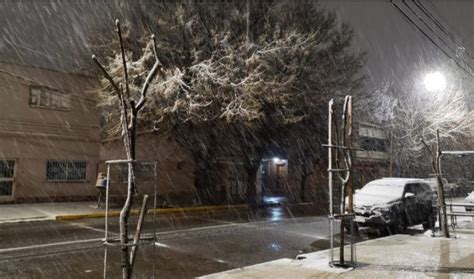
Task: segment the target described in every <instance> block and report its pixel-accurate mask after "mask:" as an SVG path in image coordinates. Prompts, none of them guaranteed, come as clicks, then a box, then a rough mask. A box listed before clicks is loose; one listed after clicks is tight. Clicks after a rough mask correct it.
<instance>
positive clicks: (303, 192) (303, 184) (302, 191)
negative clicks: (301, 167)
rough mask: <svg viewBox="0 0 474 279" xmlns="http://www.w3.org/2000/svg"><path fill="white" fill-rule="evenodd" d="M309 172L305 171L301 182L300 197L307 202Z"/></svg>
mask: <svg viewBox="0 0 474 279" xmlns="http://www.w3.org/2000/svg"><path fill="white" fill-rule="evenodd" d="M308 177H309V174H308V173H306V172H303V174H302V175H301V182H300V197H301V201H302V202H305V201H306V198H305V196H306V182H307V180H308Z"/></svg>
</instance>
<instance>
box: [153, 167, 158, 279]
mask: <svg viewBox="0 0 474 279" xmlns="http://www.w3.org/2000/svg"><path fill="white" fill-rule="evenodd" d="M157 164H158V163H157V162H155V165H154V167H155V169H154V176H155V177H154V182H155V185H154V191H155V194H154V198H153V278H155V270H156V267H155V260H156V205H157V195H158V189H157V188H158V178H157V176H158V170H157Z"/></svg>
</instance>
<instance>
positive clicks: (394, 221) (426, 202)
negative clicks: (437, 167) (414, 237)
mask: <svg viewBox="0 0 474 279" xmlns="http://www.w3.org/2000/svg"><path fill="white" fill-rule="evenodd" d="M433 203H434V196H433V192H432V190H431V188H430V186H429V185H428V184H427V183H425V181H424V180H423V179H416V178H383V179H377V180H374V181H371V182H369V183H368V184H367V185H365V186H364V187H363V188H362V189H361V190H360V191H358V192H356V194H355V195H354V213H355V214H356V215H355V224H356V228H357V227H373V228H377V229H384V230H386V231H388V232H389V233H401V232H404V231H405V230H406V228H407V227H408V226H414V225H418V224H423V228H424V229H430V228H433V227H434V225H435V220H436V219H435V218H436V217H435V216H436V214H435V211H434V208H433Z"/></svg>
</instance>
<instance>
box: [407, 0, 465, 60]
mask: <svg viewBox="0 0 474 279" xmlns="http://www.w3.org/2000/svg"><path fill="white" fill-rule="evenodd" d="M431 4H432V5H433V3H431ZM415 5H416V6H417V7H418V8H419V9H420V10H421V12H422V13H423V14H425V15H426V16H427V17H428V18H429V19H431V21H433V22H434V24H435V25H436V26H437V27H438V28H439V29H440V30H441V32H443V33H444V34H445V35H446V36H448V38H449V39H451V41H452V42H453V43H454V44H456V46H458V47H461V48H462V49H463V50H464V52H465V53H466V54H467V55H468V56H469V58H470V59H472V58H473V57H472V55H471V54H470V53H469V51H467V50H466V48H465V47H464V46H463V45H462V40H459V39H458V38H457V36H456V35H453V34H452V33H451V32H450V31H449V30H448V28H446V27H445V26H444V25H443V23H442V22H440V21H439V20H438V19H437V18H436V16H435V15H434V14H433V13H431V12H430V10H429V9H428V8H427V7H426V6H425V5H424V4H423V3H422V2H421V1H420V0H415ZM443 21H445V20H443ZM445 22H446V21H445Z"/></svg>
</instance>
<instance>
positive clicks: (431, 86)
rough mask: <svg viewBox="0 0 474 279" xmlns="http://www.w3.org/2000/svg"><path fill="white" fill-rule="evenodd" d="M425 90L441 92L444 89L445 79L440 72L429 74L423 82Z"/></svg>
mask: <svg viewBox="0 0 474 279" xmlns="http://www.w3.org/2000/svg"><path fill="white" fill-rule="evenodd" d="M423 83H424V84H425V87H426V90H428V91H430V92H435V91H441V90H443V89H444V88H446V78H445V77H444V75H443V74H442V73H440V72H434V73H429V74H427V75H426V76H425V80H424V81H423Z"/></svg>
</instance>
